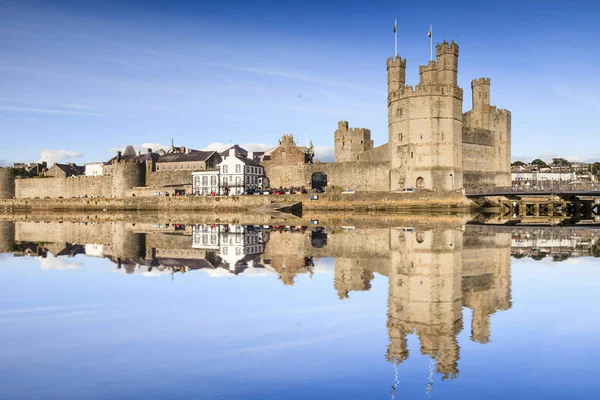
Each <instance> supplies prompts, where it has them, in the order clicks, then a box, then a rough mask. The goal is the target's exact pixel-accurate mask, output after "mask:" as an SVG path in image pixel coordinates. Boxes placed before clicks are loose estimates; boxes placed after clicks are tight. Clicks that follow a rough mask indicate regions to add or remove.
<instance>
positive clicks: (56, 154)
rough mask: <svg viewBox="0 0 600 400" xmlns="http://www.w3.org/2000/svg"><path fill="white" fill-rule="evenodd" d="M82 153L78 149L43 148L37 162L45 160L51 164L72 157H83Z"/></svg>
mask: <svg viewBox="0 0 600 400" xmlns="http://www.w3.org/2000/svg"><path fill="white" fill-rule="evenodd" d="M83 156H84V154H83V153H82V152H80V151H71V150H50V149H45V150H42V152H41V153H40V158H39V160H38V162H42V161H46V162H47V163H48V166H51V165H52V164H54V163H57V162H60V161H65V160H69V159H73V158H80V157H83Z"/></svg>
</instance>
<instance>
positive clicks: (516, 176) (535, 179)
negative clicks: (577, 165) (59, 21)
mask: <svg viewBox="0 0 600 400" xmlns="http://www.w3.org/2000/svg"><path fill="white" fill-rule="evenodd" d="M511 175H512V181H513V183H514V184H520V185H543V184H544V183H550V182H572V181H575V180H576V178H577V177H576V176H575V173H574V172H513V173H512V174H511Z"/></svg>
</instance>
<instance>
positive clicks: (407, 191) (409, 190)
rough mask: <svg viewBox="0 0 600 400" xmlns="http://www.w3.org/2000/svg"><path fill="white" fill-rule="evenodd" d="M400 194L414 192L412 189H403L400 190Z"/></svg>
mask: <svg viewBox="0 0 600 400" xmlns="http://www.w3.org/2000/svg"><path fill="white" fill-rule="evenodd" d="M402 192H403V193H415V192H416V190H415V189H413V188H404V189H402Z"/></svg>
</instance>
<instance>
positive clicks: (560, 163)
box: [552, 158, 571, 167]
mask: <svg viewBox="0 0 600 400" xmlns="http://www.w3.org/2000/svg"><path fill="white" fill-rule="evenodd" d="M552 165H554V166H555V167H570V166H571V163H570V162H569V161H567V160H565V159H564V158H553V159H552Z"/></svg>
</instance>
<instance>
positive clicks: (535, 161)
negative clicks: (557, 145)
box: [531, 158, 548, 168]
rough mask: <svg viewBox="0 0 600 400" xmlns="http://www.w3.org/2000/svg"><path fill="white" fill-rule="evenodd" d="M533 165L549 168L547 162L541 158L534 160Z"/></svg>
mask: <svg viewBox="0 0 600 400" xmlns="http://www.w3.org/2000/svg"><path fill="white" fill-rule="evenodd" d="M531 164H532V165H537V166H538V167H540V168H548V164H546V162H545V161H544V160H540V159H539V158H536V159H535V160H533V161H532V162H531Z"/></svg>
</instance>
